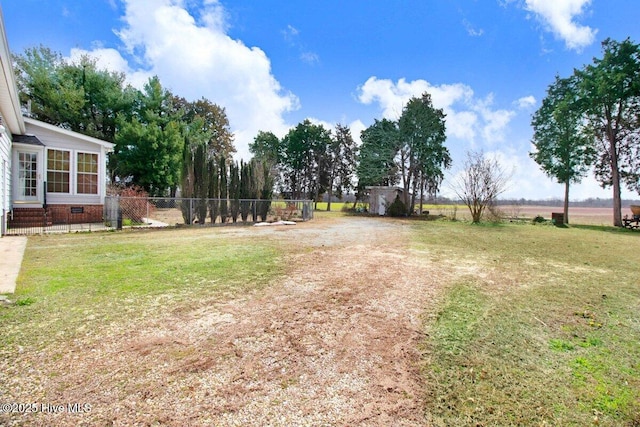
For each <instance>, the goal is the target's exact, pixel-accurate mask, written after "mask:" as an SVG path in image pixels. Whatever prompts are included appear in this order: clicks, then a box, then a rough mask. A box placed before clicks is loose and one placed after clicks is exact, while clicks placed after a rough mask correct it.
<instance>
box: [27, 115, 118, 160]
mask: <svg viewBox="0 0 640 427" xmlns="http://www.w3.org/2000/svg"><path fill="white" fill-rule="evenodd" d="M23 120H24V123H25V125H26V131H25V133H23V134H22V135H36V136H37V137H38V139H40V140H41V141H42V138H40V135H41V134H42V133H41V132H38V129H41V130H43V131H50V132H53V133H56V134H58V135H63V136H65V137H68V138H71V139H73V140H80V141H84V142H88V143H90V144H96V145H99V146H101V147H104V149H105V150H107V152H109V151H112V150H113V147H114V146H115V145H114V144H112V143H110V142H107V141H103V140H101V139H98V138H93V137H91V136H87V135H83V134H81V133H78V132H74V131H72V130H68V129H64V128H61V127H59V126H55V125H51V124H49V123H45V122H41V121H40V120H36V119H32V118H29V117H23ZM30 130H31V132H30ZM60 139H61V140H63V139H64V138H60ZM42 142H43V143H44V145H48V144H47V143H45V142H44V141H42Z"/></svg>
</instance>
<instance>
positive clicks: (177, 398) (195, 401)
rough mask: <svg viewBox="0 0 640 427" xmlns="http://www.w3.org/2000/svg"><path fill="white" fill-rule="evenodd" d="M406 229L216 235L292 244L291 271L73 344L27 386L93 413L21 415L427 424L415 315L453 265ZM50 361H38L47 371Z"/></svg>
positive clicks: (378, 226) (126, 421)
mask: <svg viewBox="0 0 640 427" xmlns="http://www.w3.org/2000/svg"><path fill="white" fill-rule="evenodd" d="M409 229H410V226H409V225H408V223H405V222H402V221H389V220H384V219H367V218H329V219H317V220H314V221H311V222H308V223H305V224H300V225H297V226H291V227H288V228H276V227H264V228H262V229H258V228H238V227H230V228H227V229H222V228H220V229H217V230H216V231H215V232H220V233H225V234H234V233H235V234H242V233H256V235H257V236H258V237H259V238H264V239H278V240H279V241H280V242H282V243H283V244H286V245H293V246H295V249H296V250H295V251H293V253H295V255H293V256H292V258H291V260H290V264H289V267H288V274H287V277H286V278H285V279H284V280H281V281H279V282H278V283H275V284H273V285H272V286H269V287H268V288H266V289H263V290H261V291H256V292H254V293H251V294H249V295H244V296H242V297H233V298H230V299H225V300H221V301H217V302H215V303H214V304H209V305H207V306H206V307H204V308H202V307H201V308H197V309H193V310H186V311H184V310H183V311H182V312H175V311H170V310H167V311H165V312H164V314H160V313H163V311H162V310H159V314H158V315H157V316H155V317H154V318H153V320H150V321H146V322H145V323H143V324H139V325H136V328H135V330H134V331H133V332H131V331H128V332H127V333H124V332H123V331H121V330H111V331H107V336H104V335H103V336H101V337H100V338H99V339H94V340H93V341H86V342H77V343H74V344H73V345H72V346H71V347H70V348H67V349H66V351H64V352H63V353H61V355H60V357H59V359H58V360H56V363H55V365H56V366H58V367H66V369H65V370H68V371H69V372H68V374H65V375H64V376H60V377H56V376H55V375H51V372H45V371H43V372H40V373H39V374H33V373H32V374H25V378H24V380H28V381H33V382H35V385H33V386H34V387H37V388H38V389H39V391H40V392H42V393H43V394H44V395H48V396H56V401H62V402H89V403H91V405H92V407H91V412H89V413H85V414H84V415H81V416H80V417H79V416H78V415H77V414H68V413H62V414H59V415H51V414H36V415H35V416H32V417H29V418H22V421H25V420H29V422H34V421H35V423H36V424H40V425H52V424H55V425H80V424H82V423H86V425H117V426H125V425H180V426H188V425H193V426H200V425H224V426H235V425H238V426H240V425H242V426H248V425H253V426H267V425H273V426H285V425H286V426H289V425H298V426H301V425H314V426H320V425H339V426H347V425H376V426H377V425H380V426H382V425H384V426H388V425H394V426H401V425H412V426H413V425H424V424H425V422H424V415H423V414H424V408H423V405H422V390H423V385H422V383H421V377H420V375H419V364H420V360H421V355H420V353H419V347H420V346H419V344H420V341H421V340H422V339H423V334H422V332H421V326H422V323H423V319H421V314H422V313H423V312H424V310H425V307H427V306H428V305H429V303H430V301H431V300H432V299H433V298H434V296H435V295H436V294H437V292H438V291H439V289H440V287H441V286H442V284H444V283H445V282H446V281H448V279H449V278H450V277H447V276H448V275H449V274H450V273H447V272H445V271H444V270H443V269H442V266H441V265H440V266H438V267H437V268H436V266H435V265H434V264H432V263H431V262H430V261H429V254H428V253H424V252H417V251H414V250H412V249H411V248H410V245H409V234H408V233H409ZM47 357H50V355H47V354H42V360H41V361H40V362H42V366H49V368H48V369H52V370H53V369H55V367H54V366H52V364H51V363H48V364H47V363H45V362H46V359H47ZM32 362H33V363H34V365H35V364H37V362H38V361H35V360H34V361H32ZM38 369H45V368H38ZM45 378H46V380H45ZM52 417H54V418H52ZM0 420H1V419H0ZM17 421H19V420H17ZM0 424H1V422H0ZM20 424H21V423H20Z"/></svg>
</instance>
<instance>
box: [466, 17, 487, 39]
mask: <svg viewBox="0 0 640 427" xmlns="http://www.w3.org/2000/svg"><path fill="white" fill-rule="evenodd" d="M462 25H464V28H465V30H467V34H469V35H470V36H471V37H480V36H482V35H483V34H484V30H483V29H482V28H480V29H476V28H475V27H474V26H473V25H471V22H469V21H467V20H466V19H463V20H462Z"/></svg>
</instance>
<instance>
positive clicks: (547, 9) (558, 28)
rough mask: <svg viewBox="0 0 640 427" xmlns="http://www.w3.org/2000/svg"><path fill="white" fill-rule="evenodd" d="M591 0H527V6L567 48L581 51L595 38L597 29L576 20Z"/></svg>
mask: <svg viewBox="0 0 640 427" xmlns="http://www.w3.org/2000/svg"><path fill="white" fill-rule="evenodd" d="M590 4H591V0H526V6H525V8H526V9H527V10H528V11H530V12H533V13H534V14H535V15H536V16H537V17H538V18H539V19H540V20H541V21H542V22H543V23H544V25H546V26H547V27H548V28H549V29H550V31H551V32H553V34H554V35H555V36H556V37H558V38H559V39H562V40H564V42H565V44H566V46H567V48H569V49H573V50H577V51H580V50H582V49H583V48H584V47H586V46H589V45H590V44H592V43H593V42H594V40H595V36H596V33H597V32H598V31H597V30H594V29H592V28H590V27H588V26H583V25H580V24H578V23H576V22H575V19H576V18H577V17H579V16H581V15H583V13H584V9H585V7H587V6H589V5H590Z"/></svg>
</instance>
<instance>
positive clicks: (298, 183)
mask: <svg viewBox="0 0 640 427" xmlns="http://www.w3.org/2000/svg"><path fill="white" fill-rule="evenodd" d="M14 62H15V70H16V76H17V83H18V87H19V91H20V98H21V103H22V105H23V106H24V108H25V111H24V113H25V114H26V115H28V116H30V117H33V118H35V119H38V120H42V121H44V122H47V123H51V124H54V125H56V126H60V127H63V128H65V129H70V130H73V131H76V132H80V133H83V134H86V135H89V136H93V137H96V138H99V139H102V140H105V141H108V142H111V143H113V144H114V145H115V148H114V151H113V153H111V155H110V156H109V161H108V173H109V178H110V180H111V182H112V183H120V184H124V185H135V186H139V187H141V188H142V189H144V191H145V192H147V193H148V194H149V195H151V196H175V195H176V194H177V191H178V190H180V195H181V196H183V197H195V198H199V199H202V200H204V199H207V198H209V199H227V198H228V199H229V200H239V199H249V198H255V199H266V198H270V197H271V196H272V193H273V190H274V189H277V190H278V192H279V193H280V194H281V195H283V196H285V197H286V198H291V199H303V198H304V199H312V200H319V199H320V198H321V197H322V196H324V195H327V196H328V199H329V205H328V209H331V201H332V200H333V199H334V198H336V197H337V198H340V197H341V196H342V195H343V194H344V193H346V192H349V191H352V190H356V191H357V194H358V195H359V196H360V197H362V196H363V195H364V193H365V192H366V187H367V186H372V185H387V184H393V185H396V184H399V185H402V187H403V189H404V195H405V199H404V200H403V202H404V204H405V206H407V207H408V206H413V203H414V202H415V194H417V192H418V190H421V191H426V192H427V193H429V194H435V192H437V190H438V187H439V185H440V183H441V182H442V178H443V168H446V167H449V166H450V164H451V158H450V156H449V153H448V151H447V149H446V148H445V147H444V145H443V142H444V140H445V124H444V113H443V112H442V110H438V109H435V108H434V107H433V105H432V103H431V98H430V96H429V95H428V94H424V95H423V96H422V97H420V98H412V99H411V100H410V101H409V102H408V103H407V105H406V106H405V108H404V109H403V112H402V115H401V117H400V118H399V120H397V121H391V120H387V119H385V120H382V121H376V123H374V124H373V125H372V126H370V127H369V128H368V129H366V130H365V131H364V132H363V133H362V138H363V144H362V147H360V149H359V148H358V147H357V145H356V143H355V141H354V138H353V136H352V135H351V130H350V129H349V128H348V127H347V126H345V125H342V124H338V125H336V127H335V129H326V128H325V127H324V126H323V125H320V124H313V123H311V122H310V121H309V120H304V121H303V122H301V123H299V124H298V125H297V126H295V127H294V128H292V129H290V131H289V132H288V133H287V134H286V135H285V136H284V137H283V138H278V137H276V136H275V135H274V134H273V133H271V132H263V131H261V132H259V133H258V135H257V136H256V137H255V138H254V141H253V142H252V143H251V144H250V151H251V153H252V154H253V156H254V158H253V160H251V161H249V162H246V163H245V162H241V163H237V162H233V161H232V160H231V155H232V154H233V153H234V152H235V151H236V150H235V147H234V144H233V134H232V133H231V131H230V130H229V122H228V119H227V116H226V113H225V110H224V108H222V107H220V106H218V105H216V104H214V103H213V102H211V101H209V100H208V99H206V98H201V99H200V100H197V101H195V102H189V101H187V100H186V99H184V98H182V97H180V96H177V95H175V94H173V93H172V92H171V91H170V90H168V89H167V88H164V87H163V86H162V84H161V82H160V80H159V78H158V77H152V78H150V79H149V80H148V81H147V83H146V84H145V85H144V87H143V88H142V90H138V89H135V88H133V87H131V86H130V85H127V84H126V83H125V75H124V74H123V73H118V72H113V71H108V70H101V69H98V67H97V65H96V61H95V60H94V59H91V58H89V57H86V56H85V57H83V58H81V60H80V61H77V62H72V61H69V60H66V59H65V58H63V57H62V55H60V54H59V53H56V52H53V51H52V50H50V49H49V48H47V47H45V46H39V47H35V48H29V49H26V50H25V52H24V53H23V54H22V55H17V56H14ZM411 191H413V194H414V196H413V198H412V199H409V198H408V195H409V193H410V192H411ZM205 196H206V197H205ZM203 203H205V202H203ZM225 209H229V210H230V214H231V217H232V218H236V217H237V215H236V214H235V213H236V211H238V212H240V215H241V216H242V215H243V213H244V212H245V211H246V208H244V210H243V206H242V205H241V204H240V205H238V206H236V203H235V202H231V204H230V205H229V206H226V205H225V206H223V205H220V204H218V205H210V206H208V207H207V209H206V210H205V206H204V205H202V206H200V207H199V209H198V210H197V212H198V213H197V215H196V218H193V219H191V218H189V220H194V221H195V220H197V221H203V220H204V219H205V218H206V217H207V216H209V217H210V218H213V219H215V217H216V216H220V215H221V213H222V217H223V218H226V211H225ZM407 210H408V209H407ZM206 212H208V213H206ZM185 219H187V218H185Z"/></svg>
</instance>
